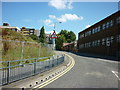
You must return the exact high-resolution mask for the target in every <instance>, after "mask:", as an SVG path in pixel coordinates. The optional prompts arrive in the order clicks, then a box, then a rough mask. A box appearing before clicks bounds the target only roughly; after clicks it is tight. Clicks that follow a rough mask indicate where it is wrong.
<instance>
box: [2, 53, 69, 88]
mask: <svg viewBox="0 0 120 90" xmlns="http://www.w3.org/2000/svg"><path fill="white" fill-rule="evenodd" d="M60 54H61V52H57V55H60ZM69 59H70V58H69V57H68V56H66V55H65V61H64V63H62V64H61V65H59V66H57V67H54V68H52V69H51V70H49V71H46V72H44V73H41V74H38V75H35V76H32V77H29V78H26V79H22V80H19V81H16V82H13V83H10V84H8V85H4V86H2V87H1V88H2V90H10V89H11V90H13V88H14V89H16V90H18V89H20V90H22V89H23V88H24V89H25V88H26V89H28V88H29V89H30V88H34V87H35V86H36V85H39V84H42V83H44V82H46V81H48V80H49V79H51V78H54V77H55V76H56V75H58V74H59V73H60V72H63V71H64V70H65V69H66V68H67V67H69V65H70V63H71V62H70V61H69Z"/></svg>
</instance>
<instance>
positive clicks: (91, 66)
mask: <svg viewBox="0 0 120 90" xmlns="http://www.w3.org/2000/svg"><path fill="white" fill-rule="evenodd" d="M66 53H67V54H68V55H70V56H72V57H73V58H74V60H75V65H74V67H73V68H72V69H71V70H70V71H69V72H67V73H66V74H65V75H63V76H62V77H60V78H59V79H57V80H56V81H54V82H52V83H51V84H49V85H47V86H45V87H44V88H118V82H119V80H120V78H119V77H118V63H116V62H111V61H109V60H107V61H106V60H104V59H100V58H92V57H85V56H80V55H76V54H72V53H68V52H66Z"/></svg>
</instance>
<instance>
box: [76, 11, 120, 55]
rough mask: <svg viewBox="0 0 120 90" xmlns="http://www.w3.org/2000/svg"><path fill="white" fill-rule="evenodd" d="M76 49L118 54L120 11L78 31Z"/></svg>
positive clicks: (119, 45) (87, 51)
mask: <svg viewBox="0 0 120 90" xmlns="http://www.w3.org/2000/svg"><path fill="white" fill-rule="evenodd" d="M77 47H78V51H79V52H84V53H95V54H101V55H110V56H120V49H119V47H120V11H118V12H116V13H114V14H112V15H110V16H108V17H107V18H105V19H103V20H101V21H100V22H98V23H96V24H94V25H92V26H91V27H89V28H87V29H85V30H83V31H81V32H79V34H78V45H77Z"/></svg>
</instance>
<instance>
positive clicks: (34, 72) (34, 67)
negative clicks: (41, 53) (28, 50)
mask: <svg viewBox="0 0 120 90" xmlns="http://www.w3.org/2000/svg"><path fill="white" fill-rule="evenodd" d="M36 63H37V60H36V59H35V61H34V75H35V74H36Z"/></svg>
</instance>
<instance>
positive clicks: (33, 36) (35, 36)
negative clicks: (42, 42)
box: [30, 34, 38, 41]
mask: <svg viewBox="0 0 120 90" xmlns="http://www.w3.org/2000/svg"><path fill="white" fill-rule="evenodd" d="M30 37H31V38H32V39H33V40H35V41H38V36H37V35H34V34H32V35H30Z"/></svg>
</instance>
